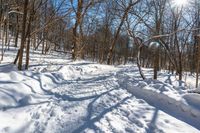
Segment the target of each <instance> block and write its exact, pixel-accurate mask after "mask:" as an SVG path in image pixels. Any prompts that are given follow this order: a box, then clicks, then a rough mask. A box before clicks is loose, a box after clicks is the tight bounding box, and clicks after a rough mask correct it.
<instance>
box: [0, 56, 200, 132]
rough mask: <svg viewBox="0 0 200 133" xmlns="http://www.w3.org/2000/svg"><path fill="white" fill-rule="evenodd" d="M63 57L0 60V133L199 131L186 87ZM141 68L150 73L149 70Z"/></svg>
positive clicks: (130, 67)
mask: <svg viewBox="0 0 200 133" xmlns="http://www.w3.org/2000/svg"><path fill="white" fill-rule="evenodd" d="M65 56H66V55H64V57H65ZM35 57H36V56H35ZM64 57H62V58H60V57H59V59H58V60H56V58H55V57H54V58H51V56H50V55H49V58H47V59H44V60H43V61H42V64H39V65H36V64H38V63H39V62H37V61H38V59H37V58H38V57H36V58H34V60H32V61H33V62H31V63H32V64H35V65H32V66H31V67H30V70H29V71H23V72H20V71H17V70H16V67H15V66H12V65H11V64H8V65H5V64H2V65H0V132H1V133H79V132H87V133H90V132H106V133H109V132H110V133H129V132H130V133H133V132H134V133H169V132H173V133H199V132H200V131H199V130H198V129H199V126H198V124H199V121H198V120H199V112H198V109H195V108H193V107H192V106H190V105H187V104H186V103H185V102H184V101H182V99H183V97H182V94H183V95H184V94H185V93H186V92H185V91H182V90H177V89H174V88H173V86H172V85H170V84H167V83H164V82H160V81H153V80H147V81H142V80H141V78H140V76H139V73H138V70H137V68H136V67H135V66H134V65H128V66H118V67H114V66H107V65H100V64H97V63H91V62H88V61H77V62H71V61H69V60H68V59H66V60H64ZM65 58H66V57H65ZM40 61H41V60H40ZM5 70H6V71H5ZM145 73H146V75H147V74H149V76H152V74H151V70H149V69H147V70H145ZM127 90H128V91H127ZM160 91H162V94H160ZM187 95H189V94H187ZM187 95H186V96H185V95H184V96H185V99H186V100H188V101H190V102H192V103H195V102H193V101H195V100H191V98H190V96H187ZM159 99H163V100H159ZM174 101H176V102H174ZM163 103H164V104H165V105H164V106H163V105H162V104H163ZM174 103H175V104H174ZM195 104H197V103H195ZM195 104H192V105H195ZM174 105H178V106H177V107H176V108H175V106H174ZM183 105H184V106H183ZM175 109H176V110H175ZM197 118H198V119H197Z"/></svg>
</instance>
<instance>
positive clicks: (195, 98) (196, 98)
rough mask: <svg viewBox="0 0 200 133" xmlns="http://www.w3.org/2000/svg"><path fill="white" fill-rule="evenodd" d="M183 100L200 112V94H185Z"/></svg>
mask: <svg viewBox="0 0 200 133" xmlns="http://www.w3.org/2000/svg"><path fill="white" fill-rule="evenodd" d="M183 98H184V99H185V100H186V102H187V103H188V105H191V106H193V107H195V108H197V109H199V110H200V94H194V93H190V94H185V95H184V96H183Z"/></svg>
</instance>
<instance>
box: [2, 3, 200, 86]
mask: <svg viewBox="0 0 200 133" xmlns="http://www.w3.org/2000/svg"><path fill="white" fill-rule="evenodd" d="M199 32H200V1H199V0H191V1H188V2H187V3H183V2H182V3H178V2H177V0H0V40H1V42H2V43H1V60H3V55H4V53H5V51H6V49H9V47H10V44H11V41H13V42H14V43H12V44H14V46H15V47H18V48H19V50H18V53H17V55H16V58H15V60H14V63H15V64H17V66H18V69H19V70H22V69H23V68H22V66H23V62H24V63H25V69H28V66H29V58H31V57H29V51H30V49H33V50H38V49H40V48H41V54H47V53H48V52H49V51H51V50H56V51H59V52H67V53H70V54H71V57H72V60H76V59H85V58H87V59H91V60H93V61H97V62H99V63H106V64H126V63H127V62H135V63H137V64H138V67H139V70H141V67H152V68H154V79H156V78H157V71H158V70H161V69H165V70H169V72H170V73H176V74H177V75H178V76H179V80H182V78H183V72H185V71H187V72H191V73H196V76H197V77H198V73H199V63H200V61H199V60H200V57H199V56H200V54H199V52H200V48H199V45H200V33H199ZM23 57H25V61H23V59H24V58H23ZM140 73H141V76H142V77H143V78H145V75H143V74H142V71H140ZM196 79H197V85H198V78H196Z"/></svg>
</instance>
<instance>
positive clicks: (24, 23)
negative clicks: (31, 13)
mask: <svg viewBox="0 0 200 133" xmlns="http://www.w3.org/2000/svg"><path fill="white" fill-rule="evenodd" d="M28 1H29V0H25V2H24V9H23V10H24V11H23V12H24V14H23V23H22V37H21V46H20V51H19V62H18V69H19V70H22V61H23V52H24V45H25V42H26V17H27V10H28V9H27V7H28Z"/></svg>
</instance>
